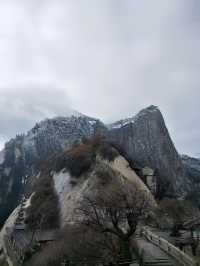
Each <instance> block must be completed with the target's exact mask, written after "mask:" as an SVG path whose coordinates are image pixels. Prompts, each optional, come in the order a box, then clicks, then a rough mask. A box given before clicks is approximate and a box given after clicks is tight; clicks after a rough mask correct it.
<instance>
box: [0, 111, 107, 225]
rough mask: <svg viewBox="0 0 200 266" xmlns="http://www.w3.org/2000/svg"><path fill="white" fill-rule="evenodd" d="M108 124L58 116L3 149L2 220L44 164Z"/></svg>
mask: <svg viewBox="0 0 200 266" xmlns="http://www.w3.org/2000/svg"><path fill="white" fill-rule="evenodd" d="M104 131H106V128H105V127H104V125H103V124H102V123H101V122H100V121H99V120H97V119H93V118H89V117H87V116H71V117H57V118H54V119H47V120H45V121H42V122H41V123H38V124H36V125H35V127H34V128H33V129H32V130H30V131H29V132H28V133H27V134H26V135H21V136H17V137H16V138H15V139H12V140H10V141H9V142H8V143H7V144H6V145H5V148H4V150H3V151H2V152H1V153H0V209H1V212H0V223H3V222H4V220H5V219H6V218H7V217H8V215H9V214H10V212H11V211H12V210H13V209H14V208H15V207H16V205H17V204H18V201H19V199H20V197H21V195H22V193H24V190H25V188H27V184H28V183H29V177H30V176H34V175H37V174H38V171H39V167H40V164H41V163H42V162H43V161H45V160H47V159H48V158H49V157H51V156H53V155H55V154H59V153H60V152H62V151H63V150H64V149H69V148H71V147H72V146H73V145H75V144H77V143H79V142H80V141H81V139H82V138H83V137H91V136H93V135H95V134H97V132H104Z"/></svg>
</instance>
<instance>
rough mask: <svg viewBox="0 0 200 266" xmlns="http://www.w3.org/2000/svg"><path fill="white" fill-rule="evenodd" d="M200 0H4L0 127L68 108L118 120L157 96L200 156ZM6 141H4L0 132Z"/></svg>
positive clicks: (4, 130) (178, 137)
mask: <svg viewBox="0 0 200 266" xmlns="http://www.w3.org/2000/svg"><path fill="white" fill-rule="evenodd" d="M199 10H200V3H199V1H198V0H190V1H188V0H168V1H164V2H163V1H160V0H152V1H149V0H143V1H135V0H126V1H122V0H92V1H91V0H77V1H74V0H48V1H47V0H2V1H0V73H1V76H0V103H1V104H0V112H1V119H0V136H1V139H2V138H3V140H2V141H4V139H8V138H9V137H11V136H14V135H15V134H16V133H18V132H22V131H24V130H27V129H28V128H29V127H31V126H32V125H33V123H35V121H37V120H40V119H43V118H44V117H46V116H53V115H61V114H62V115H65V114H67V109H68V108H73V109H76V110H78V111H79V112H82V113H85V114H88V115H90V116H94V117H99V118H101V119H102V120H103V121H105V122H111V121H114V120H116V119H119V118H123V117H125V116H132V115H134V114H135V113H136V112H138V111H139V110H140V109H141V108H143V107H145V106H148V105H150V104H154V105H158V106H159V107H160V109H161V111H162V112H163V114H164V117H165V119H166V122H167V125H168V127H169V129H170V133H171V134H172V137H173V140H174V142H175V144H176V146H177V148H178V150H179V151H180V152H181V153H189V154H192V155H195V156H200V155H199V153H200V150H199V147H198V144H199V143H200V134H199V133H200V126H199V125H198V120H199V113H198V105H199V101H198V99H199V96H200V92H199V83H200V81H199V73H198V72H199V62H200V53H199V46H200V37H199V36H200V35H199V28H200V12H199ZM0 141H1V140H0Z"/></svg>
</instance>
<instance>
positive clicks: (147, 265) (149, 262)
mask: <svg viewBox="0 0 200 266" xmlns="http://www.w3.org/2000/svg"><path fill="white" fill-rule="evenodd" d="M144 266H175V265H174V264H173V263H172V262H171V261H169V260H168V259H164V258H156V259H153V258H149V259H147V258H145V261H144Z"/></svg>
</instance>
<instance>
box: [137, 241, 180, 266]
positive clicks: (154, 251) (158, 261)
mask: <svg viewBox="0 0 200 266" xmlns="http://www.w3.org/2000/svg"><path fill="white" fill-rule="evenodd" d="M137 242H138V245H139V247H140V249H141V250H143V256H144V265H145V266H147V265H149V266H150V265H151V266H154V265H155V266H180V265H179V263H178V262H177V261H175V260H174V259H173V258H172V257H170V256H169V255H168V254H167V253H165V252H164V251H162V250H161V249H160V248H159V247H157V246H155V245H153V244H152V243H150V242H149V241H148V240H146V239H144V238H139V239H138V240H137Z"/></svg>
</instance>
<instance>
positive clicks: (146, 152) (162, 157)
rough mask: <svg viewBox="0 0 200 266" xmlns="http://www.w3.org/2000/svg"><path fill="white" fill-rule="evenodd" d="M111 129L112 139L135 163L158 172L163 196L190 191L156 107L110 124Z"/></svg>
mask: <svg viewBox="0 0 200 266" xmlns="http://www.w3.org/2000/svg"><path fill="white" fill-rule="evenodd" d="M109 129H110V131H109V137H110V139H111V140H115V142H117V143H118V144H120V146H121V147H123V149H124V150H125V152H126V153H127V155H128V156H129V157H130V158H131V159H132V160H133V161H135V162H138V163H139V164H140V165H142V166H149V167H151V168H153V169H154V170H156V175H157V177H158V179H159V181H160V186H161V190H162V193H165V194H176V195H182V194H184V193H185V191H187V188H188V185H187V178H186V173H185V170H184V167H183V164H182V161H181V158H180V156H179V154H178V153H177V151H176V149H175V146H174V144H173V142H172V140H171V138H170V135H169V132H168V130H167V128H166V125H165V122H164V119H163V117H162V114H161V112H160V111H159V109H158V108H157V107H155V106H150V107H148V108H146V109H144V110H142V111H141V112H139V114H138V115H136V116H135V117H133V118H129V119H125V120H121V121H119V122H116V123H114V124H112V125H109ZM164 190H166V191H164Z"/></svg>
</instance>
